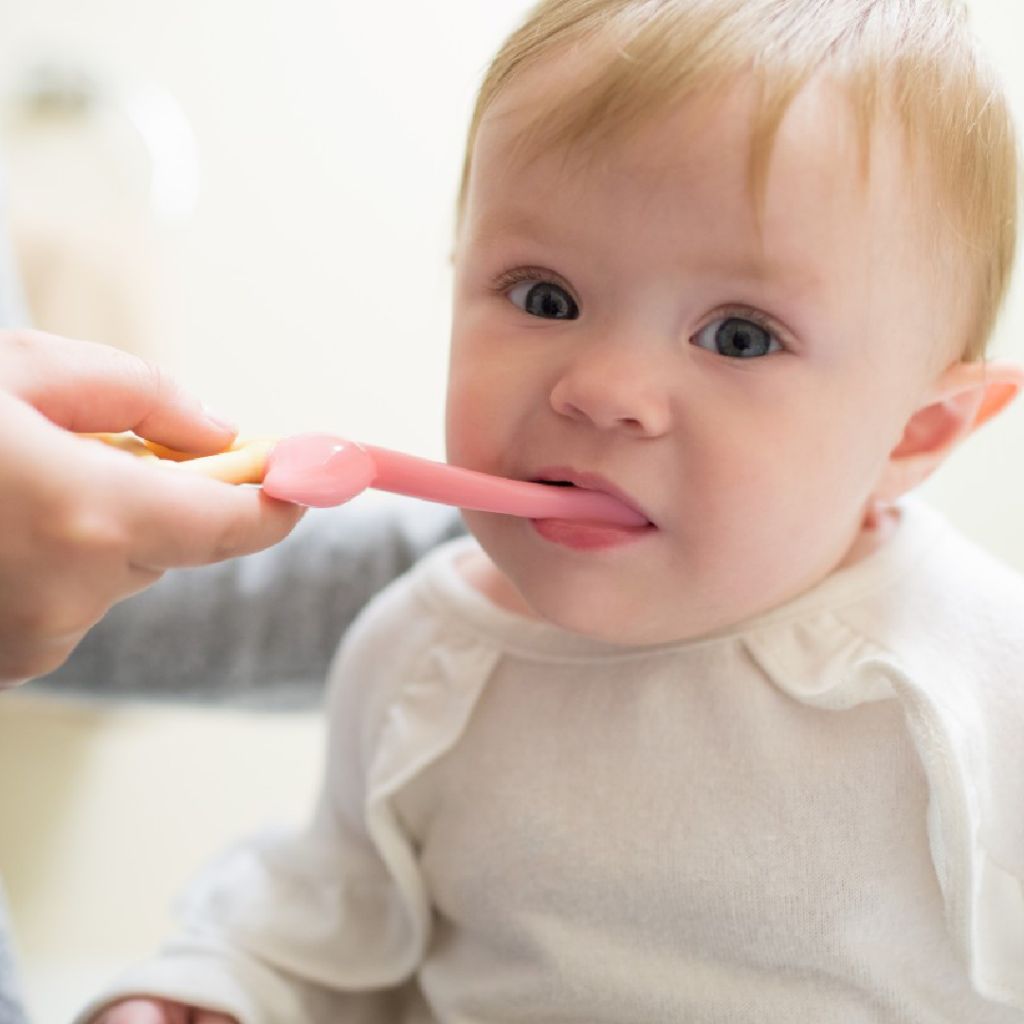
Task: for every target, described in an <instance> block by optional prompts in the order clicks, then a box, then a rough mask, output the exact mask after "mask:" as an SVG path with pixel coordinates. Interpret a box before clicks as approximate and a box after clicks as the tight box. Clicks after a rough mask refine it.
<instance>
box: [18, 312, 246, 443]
mask: <svg viewBox="0 0 1024 1024" xmlns="http://www.w3.org/2000/svg"><path fill="white" fill-rule="evenodd" d="M0 381H3V384H4V387H5V388H6V389H7V390H8V391H10V392H11V393H13V394H14V395H16V396H17V397H19V398H21V399H22V400H24V401H26V402H28V403H29V404H30V405H32V406H34V407H35V408H36V409H37V410H38V411H39V412H41V413H42V414H43V415H44V416H45V417H46V418H47V419H49V420H50V421H52V422H53V423H56V424H57V425H58V426H61V427H64V428H66V429H67V430H72V431H76V432H90V431H122V430H132V431H134V432H135V433H136V434H138V435H139V436H140V437H145V438H148V439H150V440H152V441H157V442H158V443H160V444H163V445H167V446H168V447H170V448H178V449H181V450H182V451H189V452H215V451H220V450H221V449H223V448H225V447H227V445H228V444H229V443H230V442H231V439H232V438H233V437H234V436H235V433H236V431H235V428H234V426H233V425H232V424H230V423H228V422H226V421H225V420H223V419H222V418H220V417H217V416H216V415H213V414H211V413H210V412H209V411H208V410H207V409H205V407H204V406H203V405H202V404H201V403H200V402H199V400H198V399H196V398H194V397H193V396H191V395H189V394H188V393H187V392H185V391H184V390H183V389H182V388H181V387H180V386H179V385H178V384H177V383H175V382H174V380H172V379H171V378H170V377H169V376H168V375H167V374H166V373H164V372H163V371H162V370H160V368H159V367H157V366H155V365H153V364H151V363H148V362H146V361H145V360H143V359H139V358H138V357H137V356H134V355H131V354H130V353H128V352H123V351H121V350H119V349H115V348H111V347H109V346H107V345H99V344H96V343H95V342H89V341H77V340H72V339H68V338H61V337H58V336H56V335H53V334H46V333H44V332H41V331H0Z"/></svg>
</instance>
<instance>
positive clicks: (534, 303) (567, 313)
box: [508, 281, 580, 320]
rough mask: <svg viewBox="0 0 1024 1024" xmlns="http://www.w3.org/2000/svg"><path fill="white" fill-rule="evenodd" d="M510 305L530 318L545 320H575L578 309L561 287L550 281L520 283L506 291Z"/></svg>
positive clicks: (578, 313) (578, 312) (572, 299)
mask: <svg viewBox="0 0 1024 1024" xmlns="http://www.w3.org/2000/svg"><path fill="white" fill-rule="evenodd" d="M508 297H509V299H510V300H511V301H512V304H513V305H515V306H518V307H519V308H520V309H521V310H523V312H525V313H529V314H530V316H539V317H544V318H545V319H546V320H576V319H577V318H578V317H579V315H580V307H579V306H577V305H576V300H575V299H574V298H573V297H572V296H571V295H570V294H569V293H568V292H567V291H566V290H565V289H564V288H563V287H561V285H557V284H554V283H553V282H552V281H520V283H519V284H517V285H515V286H514V287H512V288H510V289H509V290H508Z"/></svg>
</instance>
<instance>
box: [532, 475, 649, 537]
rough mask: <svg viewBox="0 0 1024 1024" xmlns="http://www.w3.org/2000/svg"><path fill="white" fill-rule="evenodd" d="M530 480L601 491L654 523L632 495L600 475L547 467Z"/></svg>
mask: <svg viewBox="0 0 1024 1024" xmlns="http://www.w3.org/2000/svg"><path fill="white" fill-rule="evenodd" d="M530 479H531V480H536V481H540V482H541V483H570V484H572V485H573V486H574V487H580V488H583V489H584V490H587V491H599V492H601V493H602V494H607V495H609V496H611V497H613V498H615V499H617V500H618V501H621V502H622V504H623V505H625V506H627V508H631V509H632V510H633V511H634V512H637V513H638V514H639V515H642V516H643V517H644V518H645V519H646V520H647V521H648V522H649V523H650V522H652V520H651V517H650V516H649V515H648V514H647V512H646V511H645V510H644V509H643V508H641V506H640V505H639V503H638V502H637V501H636V499H635V498H633V497H632V495H630V494H627V493H626V492H625V491H624V490H623V489H622V488H621V487H619V486H617V485H616V484H613V483H612V482H611V481H610V480H609V479H608V478H607V477H603V476H601V474H600V473H588V472H586V471H584V470H579V469H573V468H572V467H571V466H545V467H544V468H543V469H541V470H538V471H537V472H536V473H534V474H533V475H532V476H531V477H530Z"/></svg>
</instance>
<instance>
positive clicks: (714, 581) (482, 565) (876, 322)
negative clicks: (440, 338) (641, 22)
mask: <svg viewBox="0 0 1024 1024" xmlns="http://www.w3.org/2000/svg"><path fill="white" fill-rule="evenodd" d="M576 59H577V60H579V59H580V58H578V57H577V58H576ZM582 70H583V69H582V68H580V67H576V66H574V63H573V59H570V58H566V60H564V61H561V62H558V63H557V64H556V63H551V64H550V65H543V64H542V65H541V66H539V67H538V68H535V69H532V70H531V71H529V72H528V73H526V74H525V75H524V76H523V78H521V79H520V80H519V81H517V82H516V83H514V84H513V85H511V86H510V87H509V88H508V90H507V91H506V92H505V93H504V94H503V95H502V96H501V97H499V99H498V100H497V102H496V104H495V106H494V107H492V109H491V111H490V112H489V113H488V114H487V115H486V117H485V118H484V121H483V123H482V126H481V131H480V134H479V138H478V141H477V146H476V150H475V153H474V166H473V170H472V175H471V179H470V186H469V191H468V198H467V204H466V208H465V216H464V220H463V226H462V231H461V235H460V238H459V239H458V245H457V249H456V253H455V271H456V286H455V314H454V321H453V344H452V356H451V369H450V377H449V394H448V450H449V459H450V461H452V462H454V463H457V464H459V465H464V466H469V467H471V468H473V469H478V470H483V471H486V472H490V473H497V474H501V475H507V476H511V477H518V478H522V479H531V478H534V477H537V476H538V475H539V474H540V473H541V471H542V470H544V469H545V468H548V467H561V468H563V469H566V470H568V471H572V472H584V473H596V474H599V475H600V476H601V477H602V478H603V479H604V480H607V481H608V482H609V484H610V485H613V486H614V487H616V488H618V489H620V490H621V491H622V492H624V493H625V494H626V495H627V496H628V497H629V498H630V499H631V500H632V501H633V502H635V504H636V505H637V506H638V507H639V508H640V509H642V510H643V511H644V512H645V513H646V514H647V516H648V517H649V518H650V519H651V520H652V522H653V523H654V524H655V525H656V526H657V530H656V531H652V532H650V533H649V534H648V535H646V536H644V537H643V538H642V539H640V540H638V541H636V542H635V543H630V544H623V545H618V546H613V547H610V548H597V549H585V550H579V549H577V548H570V547H567V546H565V545H564V544H559V543H555V542H553V541H552V540H551V539H549V538H548V537H545V536H541V535H540V534H539V532H538V530H537V529H535V528H534V526H533V525H531V523H529V522H528V521H524V520H513V519H509V518H503V517H497V516H489V515H486V514H481V513H472V514H467V515H466V519H467V522H468V524H469V526H470V528H471V529H472V530H473V532H474V533H475V534H476V535H477V537H478V538H479V539H480V541H481V543H482V545H483V547H484V549H485V551H486V553H487V555H488V556H489V560H488V559H483V560H480V561H477V562H475V563H473V564H470V565H468V566H467V567H466V572H467V575H468V576H469V578H470V579H471V580H472V581H473V582H474V583H475V585H477V586H478V587H479V588H480V589H481V590H483V591H484V592H485V593H487V594H489V595H490V596H491V597H492V598H494V599H495V600H497V601H498V602H499V603H500V604H503V605H505V606H506V607H508V608H511V609H513V610H516V611H519V612H522V613H524V614H528V615H536V616H539V617H543V618H545V619H548V620H550V621H552V622H554V623H556V624H559V625H561V626H564V627H566V628H568V629H571V630H576V631H579V632H581V633H586V634H589V635H592V636H595V637H598V638H601V639H604V640H608V641H612V642H617V643H626V644H636V643H658V642H669V641H678V640H683V639H689V638H694V637H699V636H703V635H707V634H710V633H714V632H716V631H721V630H724V629H728V628H730V627H731V626H733V625H735V624H737V623H739V622H742V621H743V620H745V619H748V618H750V617H751V616H754V615H757V614H758V613H761V612H764V611H766V610H768V609H771V608H773V607H776V606H778V605H779V604H781V603H783V602H784V601H786V600H787V599H789V598H791V597H794V596H795V595H797V594H799V593H800V592H802V591H804V590H806V589H807V588H809V587H811V586H812V585H813V584H815V583H816V582H818V581H819V580H821V579H822V578H823V577H824V576H826V575H827V574H829V573H830V572H832V571H833V570H835V569H836V568H837V567H840V566H842V565H844V564H848V563H850V562H853V561H856V560H857V559H858V558H860V557H863V555H864V554H866V553H867V552H868V551H870V550H871V549H872V548H873V547H874V546H876V545H877V543H878V542H879V540H880V538H881V537H882V536H884V534H885V530H886V528H887V526H888V525H889V524H890V519H891V516H892V515H893V513H890V512H887V511H886V509H887V507H888V505H889V503H890V502H892V501H893V500H894V499H895V498H896V497H898V496H899V495H900V494H901V493H903V492H904V491H905V490H907V489H908V488H909V487H912V486H913V485H914V484H916V483H918V482H919V481H920V480H921V479H923V478H924V477H925V476H926V475H927V474H928V473H929V472H930V471H931V470H932V469H933V468H934V467H935V466H936V465H938V463H939V462H941V461H942V459H943V458H944V457H945V455H946V454H947V453H948V451H949V450H950V448H951V447H952V446H953V445H954V444H955V443H956V442H957V441H958V440H959V439H960V438H961V437H963V436H964V435H965V434H966V433H967V432H969V431H970V430H971V429H973V427H974V426H975V425H976V424H977V423H978V422H980V421H981V419H983V418H986V417H987V416H988V415H990V414H992V413H993V412H995V411H997V410H998V409H999V408H1000V407H1001V406H1002V405H1003V404H1005V402H1006V401H1008V400H1009V399H1010V398H1011V397H1012V396H1013V395H1014V394H1015V393H1016V390H1017V388H1018V387H1019V375H1017V374H1016V373H1015V371H1012V370H1004V369H1003V368H999V367H990V368H989V370H988V371H987V374H986V373H985V372H983V371H982V368H981V367H980V366H968V365H965V364H961V363H959V362H958V361H957V358H956V353H957V352H959V351H961V332H962V330H963V325H964V322H965V315H964V314H965V310H966V308H967V304H966V303H963V302H960V301H957V300H955V298H950V299H949V300H948V301H943V300H937V297H939V296H946V297H949V296H954V297H955V295H956V292H955V289H953V288H951V281H950V279H949V276H948V274H949V268H948V267H947V268H944V267H942V266H940V265H938V263H937V261H931V262H930V261H929V260H928V258H927V251H926V249H927V247H926V246H924V244H923V241H924V233H923V232H922V230H921V220H920V215H921V211H922V209H923V208H922V207H921V206H920V199H919V196H920V194H921V191H922V189H921V185H920V181H921V175H920V173H917V174H911V173H910V171H911V168H910V166H909V163H908V161H907V158H906V157H905V154H904V152H903V149H902V146H901V143H900V138H899V135H898V134H897V133H896V132H895V131H893V130H888V129H887V126H886V125H885V124H880V125H879V126H878V127H877V129H876V131H875V136H874V139H873V145H872V160H871V170H870V175H869V177H868V178H867V180H865V179H864V178H863V177H862V173H861V170H860V168H861V166H862V165H861V162H860V159H859V155H860V154H859V151H858V149H857V145H856V142H855V139H856V134H855V130H854V126H853V123H852V120H851V118H850V116H849V113H848V111H847V109H846V106H845V103H844V101H843V99H842V98H841V96H840V95H839V94H838V93H837V92H836V91H835V90H834V89H832V88H830V87H829V86H827V85H825V84H822V83H816V84H814V85H813V86H811V87H808V89H807V90H805V92H804V93H803V94H802V95H801V96H799V97H798V98H797V100H796V102H795V103H794V105H793V107H792V108H791V110H790V112H789V114H788V115H787V117H786V119H785V121H784V123H783V125H782V127H781V131H780V133H779V137H778V141H777V145H776V149H775V152H774V156H773V161H772V164H771V168H770V172H769V177H768V181H767V191H766V195H765V197H764V206H763V211H762V221H761V230H759V226H758V221H757V217H756V212H755V206H754V204H753V202H752V199H751V194H750V189H749V186H748V179H747V168H748V166H749V158H748V156H749V149H748V146H749V133H748V127H747V126H748V124H749V116H750V109H751V108H750V106H749V103H750V100H749V93H748V91H747V89H746V88H745V87H744V85H743V84H742V83H740V84H738V85H737V87H736V88H735V90H734V91H733V92H732V93H730V94H728V95H726V96H725V97H724V98H723V99H720V100H719V99H718V98H715V99H712V98H711V97H706V96H705V97H696V98H695V99H693V100H690V101H688V102H686V103H683V104H682V105H681V106H678V107H677V108H675V109H673V110H671V111H669V112H668V113H667V114H665V115H661V116H656V117H655V119H654V120H653V121H651V122H650V123H648V124H646V125H644V126H642V127H641V128H640V129H639V131H638V132H637V134H635V135H634V136H633V137H632V138H631V139H627V140H625V141H624V143H623V144H620V145H619V146H617V147H616V146H613V147H610V148H606V149H603V150H598V151H594V152H583V151H572V152H548V153H542V154H540V155H537V154H525V155H524V154H523V153H522V152H519V151H517V149H516V146H515V143H516V141H517V140H518V139H519V137H520V134H521V132H522V129H523V127H524V125H525V123H526V122H525V121H524V115H525V112H527V111H529V110H530V109H531V107H532V105H533V104H534V103H535V102H536V101H538V100H540V99H541V97H543V96H544V95H545V94H552V93H553V92H554V91H555V90H557V89H558V87H559V79H560V77H561V76H565V77H566V78H567V79H570V78H571V77H572V75H574V74H577V73H580V72H581V71H582ZM915 170H916V169H915ZM915 181H916V182H917V183H918V184H916V185H915V186H914V187H915V188H916V189H917V193H916V195H914V194H912V193H911V192H910V191H909V189H908V184H907V183H908V182H915ZM925 191H926V190H925ZM510 270H511V271H514V272H515V276H516V277H519V278H522V277H525V278H526V279H527V282H528V283H523V282H522V281H514V282H513V281H510V279H509V278H508V276H507V272H508V271H510ZM503 275H504V276H503ZM536 282H553V283H555V284H556V285H558V286H560V287H561V288H562V289H564V293H568V295H570V296H572V298H573V299H574V300H575V302H576V303H577V304H578V308H579V311H580V315H579V318H578V319H551V318H545V317H544V316H537V315H531V313H530V312H528V311H527V310H526V309H525V308H524V303H525V301H526V298H527V294H526V293H527V292H528V289H529V288H530V287H532V284H533V283H536ZM729 317H743V318H745V319H748V320H749V319H753V320H754V321H758V322H760V323H761V324H763V325H765V326H767V327H768V328H769V329H770V331H771V332H772V334H773V335H774V338H775V339H776V340H775V341H773V343H772V344H773V346H776V345H777V349H774V348H773V350H772V351H770V352H769V353H768V354H766V355H764V356H762V357H757V358H746V359H739V358H735V357H731V356H726V355H723V354H720V353H719V351H716V350H713V349H712V348H711V347H709V346H713V345H714V338H715V332H716V331H717V326H716V324H718V325H720V324H721V322H722V321H723V320H724V319H726V318H729ZM556 475H559V476H565V475H568V474H567V472H559V473H556ZM584 547H585V545H584Z"/></svg>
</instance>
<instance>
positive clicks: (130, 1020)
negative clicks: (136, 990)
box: [91, 999, 237, 1024]
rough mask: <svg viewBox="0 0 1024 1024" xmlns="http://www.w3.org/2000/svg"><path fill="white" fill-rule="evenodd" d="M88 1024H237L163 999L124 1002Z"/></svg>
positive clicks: (216, 1015) (221, 1016)
mask: <svg viewBox="0 0 1024 1024" xmlns="http://www.w3.org/2000/svg"><path fill="white" fill-rule="evenodd" d="M91 1024H237V1022H236V1020H235V1018H234V1017H229V1016H228V1015H227V1014H224V1013H216V1012H215V1011H213V1010H202V1009H198V1008H197V1007H192V1006H183V1005H182V1004H181V1003H172V1002H168V1001H167V1000H165V999H126V1000H124V1001H123V1002H120V1003H114V1004H112V1005H111V1006H108V1007H107V1008H106V1009H105V1010H103V1011H101V1012H100V1014H99V1016H97V1017H94V1018H93V1020H92V1022H91Z"/></svg>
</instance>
